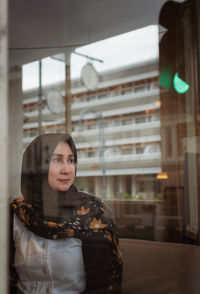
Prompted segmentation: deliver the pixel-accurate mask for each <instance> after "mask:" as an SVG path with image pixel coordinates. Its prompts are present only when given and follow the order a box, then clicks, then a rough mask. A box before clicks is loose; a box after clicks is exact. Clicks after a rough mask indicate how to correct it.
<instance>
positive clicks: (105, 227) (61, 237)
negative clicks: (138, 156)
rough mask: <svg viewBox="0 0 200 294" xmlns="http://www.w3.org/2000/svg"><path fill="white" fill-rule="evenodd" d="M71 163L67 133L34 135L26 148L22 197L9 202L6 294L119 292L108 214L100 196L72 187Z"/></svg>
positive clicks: (115, 250)
mask: <svg viewBox="0 0 200 294" xmlns="http://www.w3.org/2000/svg"><path fill="white" fill-rule="evenodd" d="M76 165H77V153H76V147H75V144H74V142H73V140H72V138H71V137H70V136H69V135H63V134H48V135H42V136H39V137H37V138H36V139H35V140H34V141H33V142H32V143H31V144H30V145H29V146H28V148H27V149H26V150H25V152H24V155H23V163H22V176H21V190H22V197H20V198H17V199H15V200H14V201H13V203H12V204H11V220H10V225H11V229H10V234H11V235H10V244H11V246H10V247H11V248H10V252H11V254H10V274H11V281H10V285H11V286H10V292H11V293H23V294H36V293H37V294H38V293H40V294H43V293H52V294H64V293H65V294H80V293H84V294H107V293H113V294H114V293H115V294H119V293H121V280H122V261H121V254H120V250H119V246H118V237H117V231H116V227H115V224H114V222H113V217H112V215H111V212H110V210H109V208H108V207H107V206H106V205H105V204H104V203H103V202H102V201H101V200H100V199H98V198H96V197H94V196H91V195H89V194H86V193H84V192H79V191H77V189H76V187H75V186H74V180H75V177H76Z"/></svg>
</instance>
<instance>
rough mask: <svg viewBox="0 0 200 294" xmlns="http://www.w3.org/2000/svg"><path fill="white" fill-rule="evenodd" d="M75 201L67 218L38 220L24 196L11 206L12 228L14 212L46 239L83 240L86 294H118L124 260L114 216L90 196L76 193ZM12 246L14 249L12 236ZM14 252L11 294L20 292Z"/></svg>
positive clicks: (12, 257) (12, 250)
mask: <svg viewBox="0 0 200 294" xmlns="http://www.w3.org/2000/svg"><path fill="white" fill-rule="evenodd" d="M76 199H78V201H76V205H72V206H70V207H71V209H70V213H69V216H68V219H67V220H65V221H63V222H55V221H50V220H46V219H45V218H42V217H39V216H38V215H37V214H36V213H35V211H34V208H33V207H32V205H30V204H27V203H26V202H25V200H24V198H23V197H20V198H17V199H15V200H14V201H13V203H12V204H11V226H12V219H13V213H15V214H16V215H17V216H18V218H19V219H20V221H21V222H22V223H23V225H24V226H26V227H27V229H28V230H30V231H32V232H33V233H35V234H37V235H39V236H41V237H43V238H46V239H51V240H57V239H64V238H69V237H74V238H79V239H81V240H82V250H83V259H84V263H85V270H86V290H85V291H84V294H86V293H87V294H89V293H90V294H107V293H111V294H119V293H121V282H122V258H121V252H120V248H119V242H118V235H117V230H116V226H115V223H114V220H113V217H112V214H111V212H110V210H109V208H108V207H107V206H106V205H105V204H104V203H103V202H102V201H101V200H100V199H98V198H95V197H93V196H91V195H88V194H86V193H83V192H78V191H77V190H76ZM11 232H12V229H11ZM10 244H11V246H12V247H13V246H14V242H13V240H12V234H11V242H10ZM11 252H12V254H11V255H12V256H11V284H12V285H11V293H17V292H14V289H15V288H14V287H13V288H12V286H14V285H13V284H15V283H16V281H15V282H14V280H16V276H17V275H16V273H15V271H14V256H13V255H14V248H11ZM12 291H13V292H12Z"/></svg>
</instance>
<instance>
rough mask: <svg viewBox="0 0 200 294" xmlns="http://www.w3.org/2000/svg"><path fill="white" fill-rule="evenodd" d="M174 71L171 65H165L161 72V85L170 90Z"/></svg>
mask: <svg viewBox="0 0 200 294" xmlns="http://www.w3.org/2000/svg"><path fill="white" fill-rule="evenodd" d="M172 73H173V72H172V69H171V67H164V68H163V69H162V71H161V73H160V85H161V86H163V87H164V88H167V89H169V90H170V89H171V77H172Z"/></svg>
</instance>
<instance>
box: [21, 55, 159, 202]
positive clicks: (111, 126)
mask: <svg viewBox="0 0 200 294" xmlns="http://www.w3.org/2000/svg"><path fill="white" fill-rule="evenodd" d="M158 75H159V74H158V61H157V60H156V59H155V60H150V61H149V62H146V63H140V64H135V65H130V66H126V67H123V68H118V69H117V70H116V69H115V70H110V71H107V72H103V73H101V74H100V75H99V84H98V86H97V89H96V90H94V91H89V90H87V89H86V88H85V87H84V86H83V83H82V81H81V79H74V80H72V81H71V101H72V103H71V122H72V133H71V135H72V137H73V138H74V141H75V143H76V146H77V150H78V173H77V180H76V181H77V186H78V187H79V188H80V189H81V190H84V191H87V192H89V193H92V194H95V195H97V196H98V197H101V198H106V199H142V200H153V199H156V198H158V197H159V192H160V182H159V180H157V174H159V173H160V172H161V171H162V169H161V152H160V141H161V135H160V93H159V92H160V90H159V84H158ZM64 89H65V84H64V83H60V84H52V85H50V86H47V87H43V89H42V94H43V95H42V103H41V104H40V107H41V114H42V123H41V125H42V128H41V132H42V133H54V132H65V109H64V107H63V110H61V112H59V113H57V114H55V113H52V112H51V111H50V110H49V108H48V105H47V101H46V97H47V95H48V93H49V92H50V91H55V92H58V93H60V94H61V96H62V97H64V95H65V90H64ZM63 99H64V98H63ZM63 105H64V104H63ZM23 108H24V125H23V134H24V138H23V145H24V148H25V147H26V146H27V144H28V143H30V142H31V141H32V139H33V138H34V137H36V136H37V135H38V133H39V131H38V128H39V123H38V114H39V104H38V89H34V90H31V91H26V92H24V94H23Z"/></svg>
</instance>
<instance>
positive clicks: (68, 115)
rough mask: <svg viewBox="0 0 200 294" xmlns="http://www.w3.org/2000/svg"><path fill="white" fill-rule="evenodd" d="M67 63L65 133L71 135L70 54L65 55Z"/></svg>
mask: <svg viewBox="0 0 200 294" xmlns="http://www.w3.org/2000/svg"><path fill="white" fill-rule="evenodd" d="M65 63H66V64H65V132H66V133H68V134H70V133H71V131H72V122H71V79H70V53H66V54H65Z"/></svg>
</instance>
